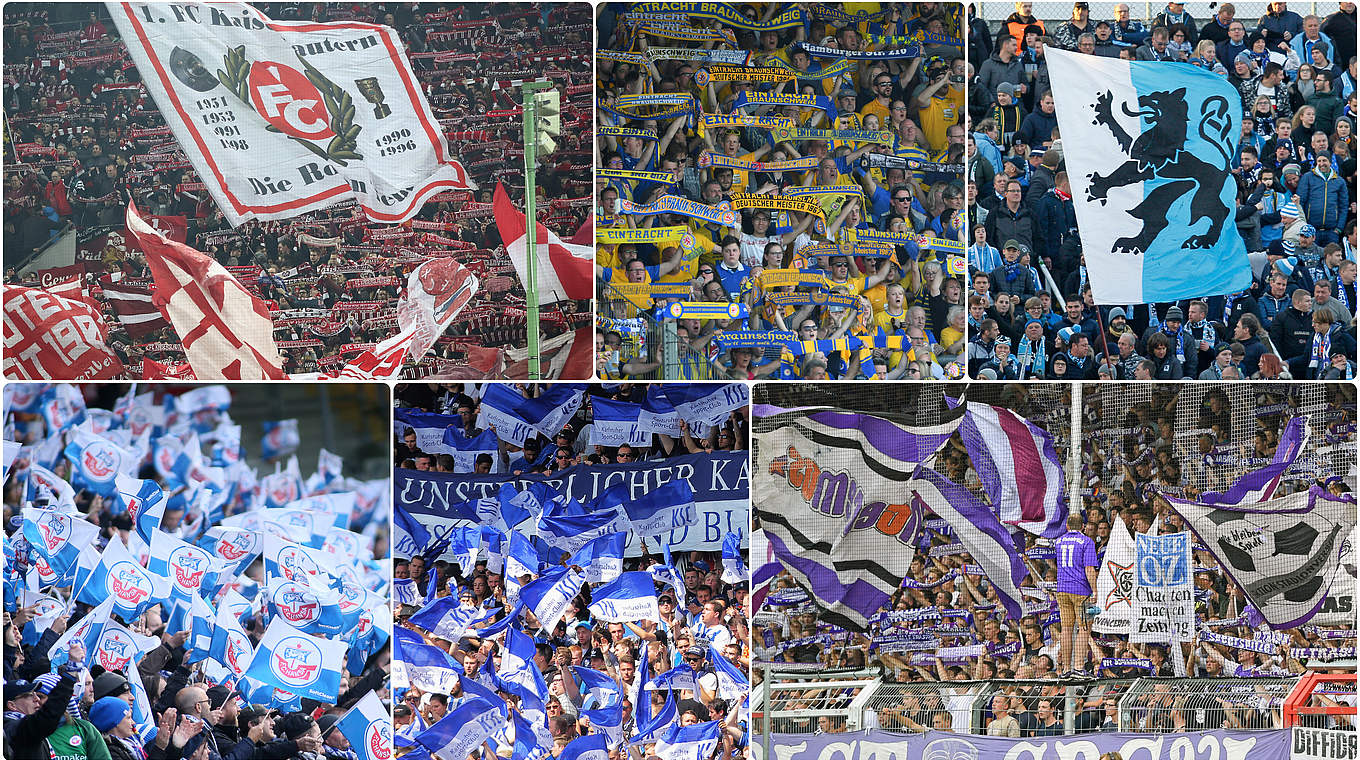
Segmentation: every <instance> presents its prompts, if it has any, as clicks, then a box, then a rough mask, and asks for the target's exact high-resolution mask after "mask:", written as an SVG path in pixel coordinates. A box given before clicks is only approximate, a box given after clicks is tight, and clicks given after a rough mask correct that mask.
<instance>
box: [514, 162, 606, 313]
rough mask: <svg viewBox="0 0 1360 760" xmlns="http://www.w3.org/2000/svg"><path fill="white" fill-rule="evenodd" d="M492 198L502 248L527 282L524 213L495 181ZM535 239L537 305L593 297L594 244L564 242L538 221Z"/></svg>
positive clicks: (522, 278)
mask: <svg viewBox="0 0 1360 760" xmlns="http://www.w3.org/2000/svg"><path fill="white" fill-rule="evenodd" d="M492 200H493V203H492V209H493V211H494V212H495V215H496V229H497V230H499V231H500V233H501V240H503V241H504V242H505V252H506V253H508V254H510V261H511V263H513V264H514V265H515V272H516V273H518V274H519V279H520V282H522V283H527V282H528V281H529V280H528V277H529V274H528V256H527V255H526V248H527V245H526V239H527V236H526V235H525V234H524V232H525V224H524V213H523V212H522V211H520V210H519V209H517V208H515V206H514V204H513V203H511V202H510V196H508V195H506V194H505V188H503V187H501V186H500V185H496V195H495V197H494V198H493V199H492ZM536 240H537V245H536V247H535V251H534V258H535V260H536V261H537V262H538V270H537V272H536V273H535V274H536V275H537V277H536V278H535V279H536V281H537V282H536V284H537V286H538V303H539V305H540V306H542V305H543V304H549V303H555V302H557V301H566V300H571V301H584V300H590V299H591V298H594V292H593V290H592V288H593V278H594V271H593V267H594V265H595V264H594V262H595V248H594V247H593V246H591V245H575V244H572V243H567V242H565V241H563V240H562V239H561V238H559V237H558V236H557V235H555V234H553V232H552V230H549V229H547V228H546V227H544V226H543V225H541V224H540V225H538V237H537V238H536Z"/></svg>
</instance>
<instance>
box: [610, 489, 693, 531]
mask: <svg viewBox="0 0 1360 760" xmlns="http://www.w3.org/2000/svg"><path fill="white" fill-rule="evenodd" d="M623 508H624V510H626V511H627V513H628V521H629V522H630V523H631V524H632V530H633V532H634V533H636V534H637V535H639V536H661V535H665V534H667V533H670V532H671V531H672V530H676V529H678V528H687V527H690V526H692V525H698V524H699V511H698V510H697V509H695V507H694V489H692V488H690V485H689V482H688V481H684V480H672V481H671V482H669V483H667V484H665V485H664V486H661V487H660V488H656V489H653V490H650V491H648V492H647V493H644V494H642V495H640V496H637V497H636V498H633V499H625V500H624V502H623Z"/></svg>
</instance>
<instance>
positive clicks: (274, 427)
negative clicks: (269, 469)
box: [260, 420, 302, 462]
mask: <svg viewBox="0 0 1360 760" xmlns="http://www.w3.org/2000/svg"><path fill="white" fill-rule="evenodd" d="M301 443H302V438H301V437H300V436H299V435H298V421H297V420H279V421H278V422H266V423H264V435H263V436H262V437H261V438H260V456H261V457H262V458H263V459H264V460H265V461H266V462H269V461H273V460H275V459H278V458H280V457H286V456H288V455H289V454H292V453H293V452H295V451H297V449H298V446H299V445H301Z"/></svg>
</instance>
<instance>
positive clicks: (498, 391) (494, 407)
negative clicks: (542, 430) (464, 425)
mask: <svg viewBox="0 0 1360 760" xmlns="http://www.w3.org/2000/svg"><path fill="white" fill-rule="evenodd" d="M524 401H525V398H524V396H523V394H521V393H520V392H519V391H518V390H516V389H515V387H514V386H513V385H509V384H502V383H487V384H486V385H484V386H482V404H481V406H480V407H478V412H477V426H478V427H490V426H492V425H495V426H496V437H498V438H500V439H501V440H502V441H507V442H509V443H513V444H515V445H516V446H523V445H524V441H525V440H527V439H528V438H529V436H530V435H536V434H537V431H536V430H535V429H534V425H533V424H532V423H530V422H529V421H528V420H525V419H524V417H523V416H522V415H521V413H520V411H519V408H520V406H521V405H522V404H523V403H524Z"/></svg>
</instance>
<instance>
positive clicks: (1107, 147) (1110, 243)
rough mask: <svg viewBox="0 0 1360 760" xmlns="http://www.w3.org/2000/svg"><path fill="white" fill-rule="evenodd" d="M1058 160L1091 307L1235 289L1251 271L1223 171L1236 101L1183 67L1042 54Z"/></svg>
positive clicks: (1229, 180) (1234, 132)
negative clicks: (1054, 119)
mask: <svg viewBox="0 0 1360 760" xmlns="http://www.w3.org/2000/svg"><path fill="white" fill-rule="evenodd" d="M1047 58H1048V72H1049V77H1050V79H1051V81H1052V83H1053V97H1054V102H1055V104H1056V106H1057V117H1058V129H1059V131H1060V132H1061V134H1062V144H1063V157H1064V160H1065V161H1066V165H1067V176H1068V178H1069V180H1070V181H1071V183H1072V201H1073V205H1074V206H1075V210H1076V215H1077V225H1078V227H1079V228H1080V231H1081V247H1082V253H1084V254H1085V256H1086V268H1087V273H1088V275H1089V281H1090V283H1091V293H1092V295H1093V296H1094V297H1095V302H1096V303H1098V304H1141V303H1161V302H1166V301H1177V300H1181V299H1185V298H1198V297H1205V296H1213V295H1223V294H1227V293H1236V292H1238V291H1241V290H1245V289H1246V288H1247V287H1248V286H1249V285H1250V284H1251V276H1252V275H1251V264H1250V262H1249V261H1248V260H1247V251H1246V247H1245V245H1244V244H1243V242H1242V236H1241V235H1240V234H1238V232H1237V225H1236V223H1235V221H1234V215H1233V214H1234V211H1235V209H1236V200H1235V195H1236V190H1237V185H1236V183H1235V182H1234V180H1233V177H1232V174H1231V172H1230V169H1231V167H1232V156H1233V155H1234V153H1235V150H1236V145H1237V140H1238V136H1239V135H1238V133H1239V131H1240V129H1241V125H1242V102H1241V96H1240V95H1239V94H1238V92H1237V90H1235V89H1234V88H1233V87H1232V85H1230V84H1229V83H1228V81H1227V80H1226V79H1224V78H1223V77H1220V76H1218V75H1216V74H1213V73H1211V72H1209V71H1207V70H1205V69H1202V68H1198V67H1196V66H1192V65H1190V64H1187V63H1169V62H1163V61H1157V62H1153V61H1132V62H1131V61H1124V60H1120V59H1118V58H1102V57H1097V56H1092V55H1081V54H1078V53H1069V52H1065V51H1062V50H1058V49H1056V48H1051V47H1050V48H1049V49H1048V51H1047Z"/></svg>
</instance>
